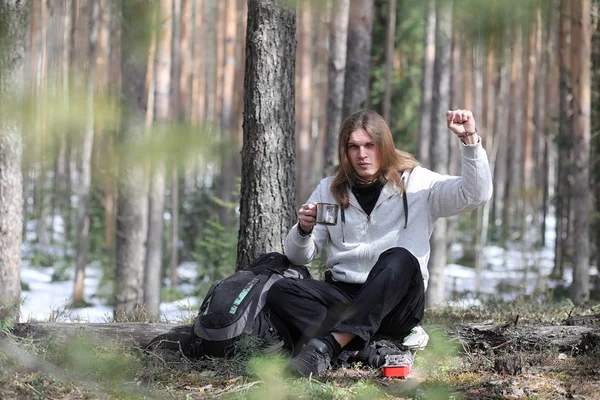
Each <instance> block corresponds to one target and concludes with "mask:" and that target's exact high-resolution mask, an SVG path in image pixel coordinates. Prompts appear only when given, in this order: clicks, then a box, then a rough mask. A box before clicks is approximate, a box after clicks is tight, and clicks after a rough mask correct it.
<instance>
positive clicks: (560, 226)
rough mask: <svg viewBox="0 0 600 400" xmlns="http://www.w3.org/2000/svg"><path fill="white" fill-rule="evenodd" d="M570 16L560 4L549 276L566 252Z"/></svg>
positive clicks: (557, 271)
mask: <svg viewBox="0 0 600 400" xmlns="http://www.w3.org/2000/svg"><path fill="white" fill-rule="evenodd" d="M570 14H571V11H570V9H569V2H568V1H567V0H561V1H560V16H559V28H558V53H559V58H558V62H559V118H558V124H559V125H558V137H557V140H556V145H557V147H558V160H557V163H556V165H557V171H556V172H557V173H556V175H557V177H556V243H555V246H554V270H553V271H552V274H553V275H554V276H557V277H561V278H562V276H563V272H564V265H563V264H564V257H565V250H566V240H565V237H566V236H567V235H566V231H567V229H568V226H569V225H568V222H567V221H568V213H567V197H568V194H567V193H568V182H567V176H568V165H569V164H570V162H569V161H570V158H571V151H570V144H569V139H568V138H569V120H570V116H569V114H570V104H569V100H568V98H569V70H570V62H569V46H570V40H571V39H570V38H571V36H570V31H571V24H570Z"/></svg>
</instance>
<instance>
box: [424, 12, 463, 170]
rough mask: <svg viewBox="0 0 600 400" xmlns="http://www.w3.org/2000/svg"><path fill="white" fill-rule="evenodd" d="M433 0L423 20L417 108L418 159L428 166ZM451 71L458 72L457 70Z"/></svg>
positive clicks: (432, 62)
mask: <svg viewBox="0 0 600 400" xmlns="http://www.w3.org/2000/svg"><path fill="white" fill-rule="evenodd" d="M435 7H436V6H435V0H428V2H427V11H426V13H427V16H426V20H425V36H424V37H425V45H424V50H423V67H422V70H423V77H422V78H421V106H420V110H419V136H418V138H417V141H418V153H417V156H418V159H419V162H420V163H421V164H422V165H423V166H425V167H429V166H430V164H431V162H430V159H429V148H430V147H431V121H432V118H431V115H432V111H431V107H432V104H431V99H432V96H433V90H434V88H433V66H434V63H435V26H436V21H435ZM453 73H458V71H456V72H454V71H453Z"/></svg>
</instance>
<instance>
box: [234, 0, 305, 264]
mask: <svg viewBox="0 0 600 400" xmlns="http://www.w3.org/2000/svg"><path fill="white" fill-rule="evenodd" d="M295 34H296V15H295V13H294V11H293V10H291V9H290V8H289V7H286V6H285V5H283V4H282V3H280V0H249V1H248V34H247V37H246V59H247V62H246V79H245V82H244V145H243V149H242V187H241V202H240V231H239V236H238V250H237V265H238V267H239V266H241V265H247V264H248V263H249V262H250V261H251V260H252V259H254V258H255V257H257V256H258V255H260V254H261V253H263V252H266V251H283V238H284V237H285V235H286V234H287V232H288V230H289V229H290V227H291V226H292V224H293V221H294V219H295V207H294V204H295V199H294V193H295V187H294V186H295V185H294V174H295V171H294V169H295V168H294V146H295V134H294V98H295V96H294V76H295V58H296V57H295V54H296V40H295ZM266 71H269V73H266Z"/></svg>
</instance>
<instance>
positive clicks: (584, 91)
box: [571, 0, 592, 305]
mask: <svg viewBox="0 0 600 400" xmlns="http://www.w3.org/2000/svg"><path fill="white" fill-rule="evenodd" d="M591 9H592V8H591V3H590V0H573V1H571V16H572V18H573V19H572V21H573V23H572V25H571V35H572V36H571V60H572V61H571V77H572V79H571V85H572V88H573V119H572V137H573V154H576V155H577V157H573V163H574V168H573V184H572V185H571V199H572V200H571V201H572V204H573V212H574V219H573V231H574V232H576V233H577V236H578V240H574V248H573V284H572V286H571V300H572V301H573V303H574V304H577V305H580V304H583V303H585V302H587V301H588V300H589V298H590V285H589V268H590V241H589V238H590V219H589V217H590V212H591V204H592V203H591V202H592V198H591V192H590V139H591V138H590V135H591V129H590V123H591V121H590V112H591V90H590V86H591V77H590V74H591V58H590V57H591V55H590V54H591V37H592V32H591V12H590V11H591Z"/></svg>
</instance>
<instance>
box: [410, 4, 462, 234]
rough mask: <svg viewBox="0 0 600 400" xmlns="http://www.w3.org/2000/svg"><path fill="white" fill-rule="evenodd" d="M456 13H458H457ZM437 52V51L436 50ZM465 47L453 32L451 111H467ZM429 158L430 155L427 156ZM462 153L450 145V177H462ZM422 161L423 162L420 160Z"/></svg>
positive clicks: (458, 147) (450, 223)
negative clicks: (464, 65)
mask: <svg viewBox="0 0 600 400" xmlns="http://www.w3.org/2000/svg"><path fill="white" fill-rule="evenodd" d="M455 13H456V12H455ZM434 52H435V49H434ZM464 53H465V49H464V45H463V40H462V39H461V36H460V35H459V34H458V33H457V32H453V35H452V76H451V78H450V81H451V82H452V83H451V85H452V89H451V93H450V109H451V110H454V109H467V110H469V108H467V107H465V92H464V80H465V71H464V67H463V64H464V63H463V58H464ZM427 157H428V158H429V155H427ZM461 158H462V157H461V152H460V143H454V144H451V145H450V151H449V154H448V159H449V162H450V167H449V170H448V173H449V174H450V175H455V176H456V175H460V171H461V168H462V162H461ZM419 161H421V160H419ZM456 220H457V218H454V217H452V218H450V219H449V220H448V221H449V226H448V229H451V226H452V225H455V222H456Z"/></svg>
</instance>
